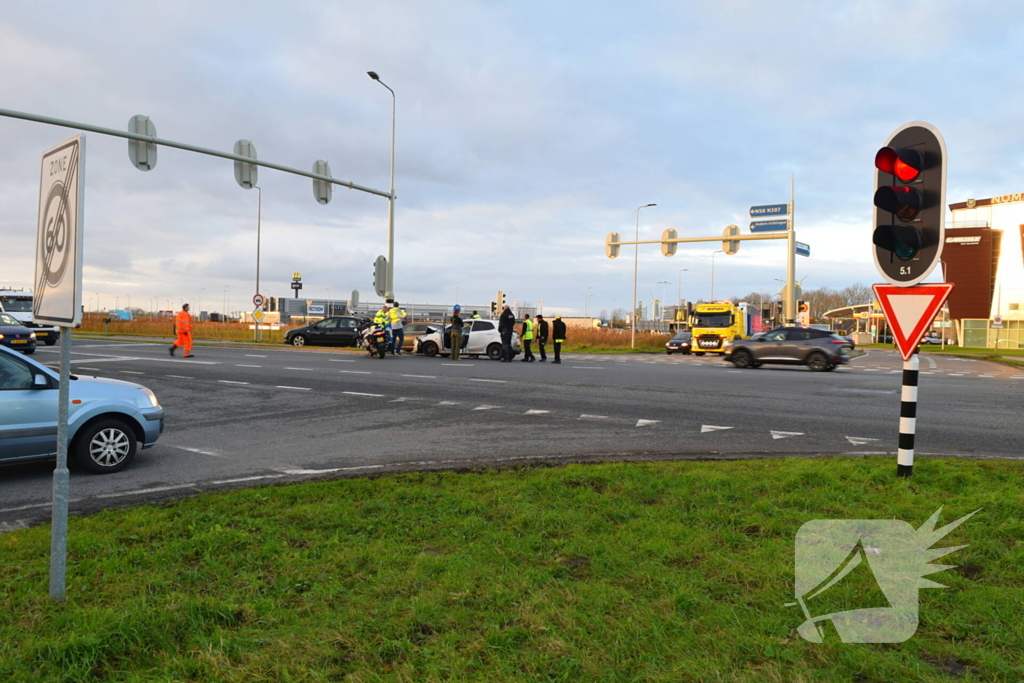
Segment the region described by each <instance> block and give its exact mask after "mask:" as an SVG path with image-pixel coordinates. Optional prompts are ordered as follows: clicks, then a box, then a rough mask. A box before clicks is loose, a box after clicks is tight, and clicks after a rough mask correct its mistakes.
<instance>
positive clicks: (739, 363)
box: [732, 349, 754, 368]
mask: <svg viewBox="0 0 1024 683" xmlns="http://www.w3.org/2000/svg"><path fill="white" fill-rule="evenodd" d="M732 364H733V365H735V366H736V367H738V368H749V367H753V365H754V357H753V356H751V355H750V352H749V351H744V350H743V349H740V350H739V351H735V352H733V354H732Z"/></svg>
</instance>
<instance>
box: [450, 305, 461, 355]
mask: <svg viewBox="0 0 1024 683" xmlns="http://www.w3.org/2000/svg"><path fill="white" fill-rule="evenodd" d="M461 313H462V307H461V306H459V305H458V304H456V305H455V308H454V309H453V310H452V331H451V335H452V351H451V359H452V360H462V359H461V358H459V352H460V351H462V315H461Z"/></svg>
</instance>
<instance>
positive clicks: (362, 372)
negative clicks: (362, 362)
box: [285, 368, 373, 375]
mask: <svg viewBox="0 0 1024 683" xmlns="http://www.w3.org/2000/svg"><path fill="white" fill-rule="evenodd" d="M298 369H299V368H285V370H298ZM302 369H303V370H307V369H308V370H312V369H313V368H302ZM338 372H344V373H345V374H346V375H372V374H373V373H372V372H370V371H369V370H338Z"/></svg>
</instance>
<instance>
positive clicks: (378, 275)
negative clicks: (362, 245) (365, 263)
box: [373, 256, 388, 296]
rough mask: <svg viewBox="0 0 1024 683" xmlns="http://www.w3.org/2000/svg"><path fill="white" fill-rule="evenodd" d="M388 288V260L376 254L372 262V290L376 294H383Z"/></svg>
mask: <svg viewBox="0 0 1024 683" xmlns="http://www.w3.org/2000/svg"><path fill="white" fill-rule="evenodd" d="M387 288H388V260H387V258H385V257H384V256H378V257H377V260H376V261H374V262H373V291H375V292H377V296H384V295H385V294H386V293H387Z"/></svg>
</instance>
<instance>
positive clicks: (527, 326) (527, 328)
mask: <svg viewBox="0 0 1024 683" xmlns="http://www.w3.org/2000/svg"><path fill="white" fill-rule="evenodd" d="M527 339H533V321H532V320H524V321H523V340H524V341H525V340H527Z"/></svg>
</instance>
